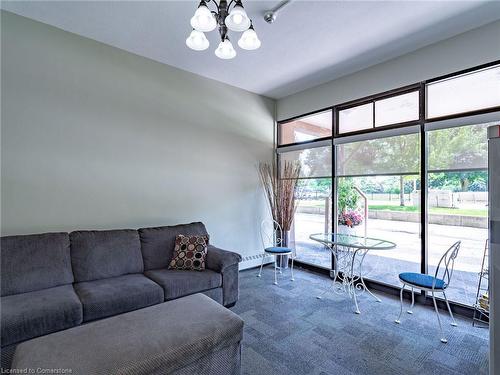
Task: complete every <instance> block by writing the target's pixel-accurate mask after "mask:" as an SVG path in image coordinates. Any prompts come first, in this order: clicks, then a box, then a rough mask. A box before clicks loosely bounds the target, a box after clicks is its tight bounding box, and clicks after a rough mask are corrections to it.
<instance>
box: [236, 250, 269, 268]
mask: <svg viewBox="0 0 500 375" xmlns="http://www.w3.org/2000/svg"><path fill="white" fill-rule="evenodd" d="M263 256H265V258H264V264H269V263H271V262H274V257H273V256H272V255H271V256H269V255H267V256H266V255H265V254H264V253H259V254H254V255H247V256H244V257H243V260H242V261H241V262H240V271H241V270H246V269H248V268H252V267H258V266H260V265H261V263H262V257H263Z"/></svg>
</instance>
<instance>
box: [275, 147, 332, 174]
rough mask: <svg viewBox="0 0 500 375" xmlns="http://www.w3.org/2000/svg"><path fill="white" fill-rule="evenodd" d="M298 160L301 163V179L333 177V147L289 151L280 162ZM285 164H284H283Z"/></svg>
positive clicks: (281, 156) (281, 155)
mask: <svg viewBox="0 0 500 375" xmlns="http://www.w3.org/2000/svg"><path fill="white" fill-rule="evenodd" d="M285 160H288V161H292V160H298V161H299V162H300V166H301V169H300V177H302V178H312V177H331V175H332V147H331V146H324V147H315V148H306V149H304V150H297V151H288V152H284V153H281V154H280V161H285ZM282 164H283V163H282Z"/></svg>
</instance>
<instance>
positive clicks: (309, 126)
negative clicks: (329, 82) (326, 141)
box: [279, 110, 332, 146]
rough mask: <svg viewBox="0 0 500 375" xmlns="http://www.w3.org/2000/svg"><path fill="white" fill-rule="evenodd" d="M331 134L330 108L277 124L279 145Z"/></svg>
mask: <svg viewBox="0 0 500 375" xmlns="http://www.w3.org/2000/svg"><path fill="white" fill-rule="evenodd" d="M331 136H332V111H331V110H329V111H325V112H321V113H318V114H314V115H311V116H306V117H302V118H300V119H298V120H293V121H290V122H284V123H280V124H279V145H280V146H281V145H287V144H292V143H299V142H305V141H312V140H314V139H318V138H325V137H331Z"/></svg>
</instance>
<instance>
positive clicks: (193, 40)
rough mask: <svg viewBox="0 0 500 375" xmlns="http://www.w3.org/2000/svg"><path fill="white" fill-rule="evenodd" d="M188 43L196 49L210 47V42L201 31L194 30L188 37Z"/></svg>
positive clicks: (200, 49)
mask: <svg viewBox="0 0 500 375" xmlns="http://www.w3.org/2000/svg"><path fill="white" fill-rule="evenodd" d="M186 45H187V46H188V47H189V48H191V49H193V50H195V51H204V50H206V49H207V48H208V46H209V45H210V42H209V41H208V39H207V38H206V36H205V34H203V33H202V32H201V31H198V30H193V31H191V34H190V35H189V36H188V38H187V39H186Z"/></svg>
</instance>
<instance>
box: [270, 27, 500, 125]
mask: <svg viewBox="0 0 500 375" xmlns="http://www.w3.org/2000/svg"><path fill="white" fill-rule="evenodd" d="M498 59H500V21H496V22H494V23H490V24H488V25H485V26H483V27H480V28H478V29H474V30H471V31H468V32H466V33H463V34H460V35H457V36H456V37H453V38H450V39H447V40H444V41H442V42H440V43H436V44H433V45H431V46H428V47H424V48H421V49H419V50H417V51H415V52H412V53H409V54H406V55H403V56H401V57H398V58H396V59H393V60H389V61H387V62H385V63H382V64H378V65H375V66H373V67H370V68H368V69H364V70H362V71H359V72H357V73H354V74H351V75H348V76H345V77H342V78H339V79H337V80H334V81H331V82H328V83H325V84H322V85H320V86H316V87H313V88H311V89H308V90H305V91H301V92H299V93H297V94H293V95H290V96H287V97H285V98H282V99H279V100H278V102H277V118H278V120H284V119H287V118H290V117H293V116H297V115H301V114H304V113H307V112H311V111H314V110H317V109H321V108H325V107H328V106H331V105H335V104H340V103H343V102H346V101H349V100H353V99H359V98H362V97H364V96H368V95H372V94H376V93H380V92H383V91H387V90H391V89H394V88H398V87H401V86H405V85H409V84H412V83H416V82H420V81H423V80H426V79H429V78H433V77H437V76H441V75H444V74H448V73H452V72H454V71H458V70H462V69H467V68H470V67H473V66H477V65H480V64H484V63H487V62H490V61H495V60H498Z"/></svg>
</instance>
